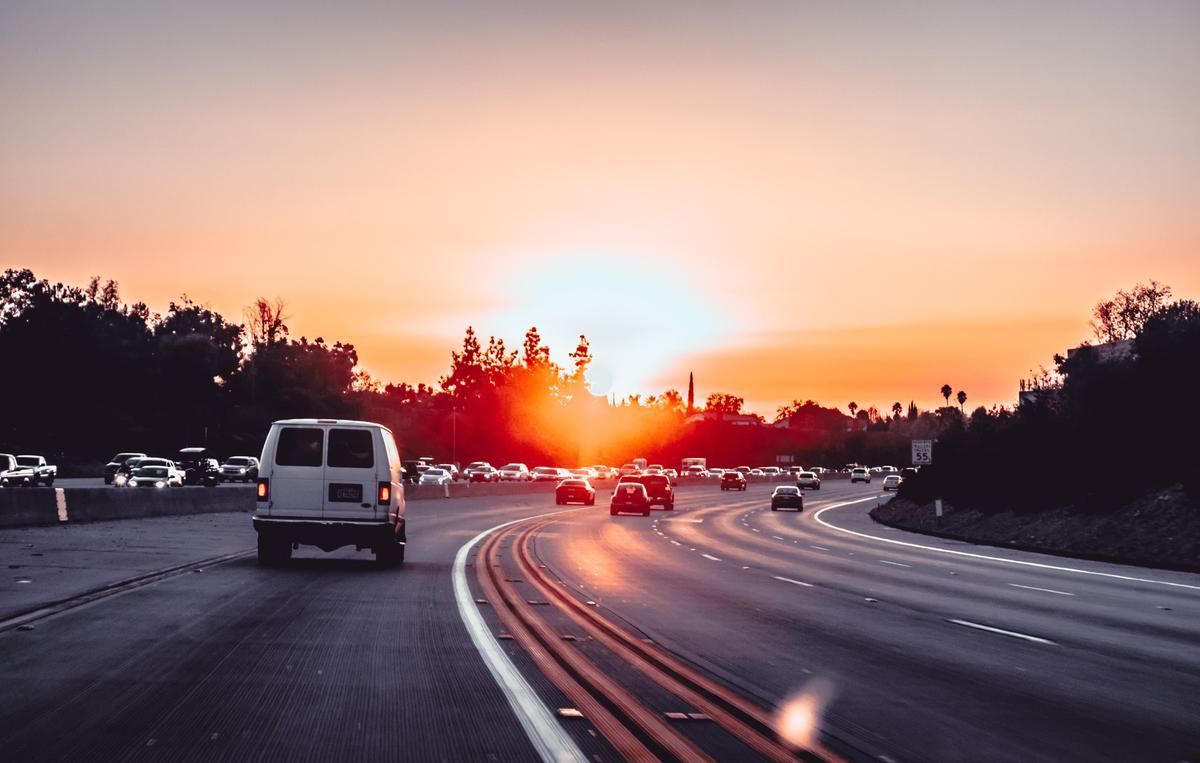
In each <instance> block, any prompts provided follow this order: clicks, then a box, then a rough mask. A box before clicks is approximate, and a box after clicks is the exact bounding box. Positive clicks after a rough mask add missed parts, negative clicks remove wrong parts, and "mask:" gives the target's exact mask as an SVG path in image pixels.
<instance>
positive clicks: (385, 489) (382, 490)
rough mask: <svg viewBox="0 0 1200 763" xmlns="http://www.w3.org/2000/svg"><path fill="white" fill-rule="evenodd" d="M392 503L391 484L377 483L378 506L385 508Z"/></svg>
mask: <svg viewBox="0 0 1200 763" xmlns="http://www.w3.org/2000/svg"><path fill="white" fill-rule="evenodd" d="M391 502H392V483H390V482H380V483H379V505H380V506H386V505H388V504H389V503H391Z"/></svg>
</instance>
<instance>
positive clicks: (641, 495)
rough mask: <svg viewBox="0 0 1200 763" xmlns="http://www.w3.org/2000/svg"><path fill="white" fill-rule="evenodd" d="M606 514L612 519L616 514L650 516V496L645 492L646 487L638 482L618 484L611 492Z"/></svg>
mask: <svg viewBox="0 0 1200 763" xmlns="http://www.w3.org/2000/svg"><path fill="white" fill-rule="evenodd" d="M608 513H609V514H612V515H613V516H614V517H615V516H616V515H618V514H641V515H642V516H643V517H648V516H650V495H649V494H648V493H647V492H646V486H645V485H643V484H642V483H640V482H621V483H619V484H618V485H617V487H616V488H615V489H614V490H613V494H612V503H610V504H609V509H608Z"/></svg>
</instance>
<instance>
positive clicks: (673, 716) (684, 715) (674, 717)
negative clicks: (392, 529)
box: [664, 713, 688, 721]
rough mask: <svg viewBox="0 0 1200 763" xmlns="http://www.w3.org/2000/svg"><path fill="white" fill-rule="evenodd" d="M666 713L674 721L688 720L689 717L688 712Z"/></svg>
mask: <svg viewBox="0 0 1200 763" xmlns="http://www.w3.org/2000/svg"><path fill="white" fill-rule="evenodd" d="M664 715H666V716H667V717H668V718H670V719H671V720H673V721H686V720H687V719H688V714H687V713H664Z"/></svg>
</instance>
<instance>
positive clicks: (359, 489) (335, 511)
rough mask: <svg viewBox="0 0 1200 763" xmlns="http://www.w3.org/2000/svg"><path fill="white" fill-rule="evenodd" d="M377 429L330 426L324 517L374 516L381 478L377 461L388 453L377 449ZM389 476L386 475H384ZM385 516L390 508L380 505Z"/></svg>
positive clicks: (356, 518) (334, 518)
mask: <svg viewBox="0 0 1200 763" xmlns="http://www.w3.org/2000/svg"><path fill="white" fill-rule="evenodd" d="M376 435H377V430H375V429H369V428H366V427H339V426H332V427H330V428H329V433H328V436H329V443H328V447H327V448H326V457H325V492H324V496H323V497H324V501H325V513H324V517H325V519H333V520H337V519H349V520H363V519H374V518H375V516H376V514H375V512H376V509H377V507H376V503H377V498H376V493H377V490H378V487H379V486H378V480H377V479H376V477H375V473H376V468H375V466H376V463H377V462H384V461H386V456H385V455H384V454H382V453H377V452H376V440H377V436H376ZM385 479H386V478H385ZM378 508H379V509H381V510H382V511H383V512H384V513H383V515H382V516H383V517H386V512H387V507H386V506H382V507H378Z"/></svg>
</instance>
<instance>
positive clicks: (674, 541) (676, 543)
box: [671, 540, 683, 546]
mask: <svg viewBox="0 0 1200 763" xmlns="http://www.w3.org/2000/svg"><path fill="white" fill-rule="evenodd" d="M671 542H672V543H674V544H675V545H676V546H682V545H683V544H682V543H680V542H679V541H677V540H673V541H671Z"/></svg>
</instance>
